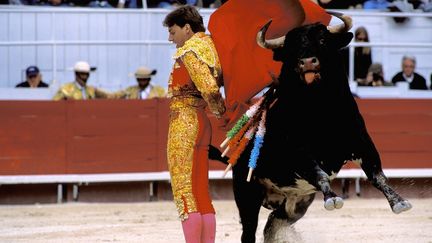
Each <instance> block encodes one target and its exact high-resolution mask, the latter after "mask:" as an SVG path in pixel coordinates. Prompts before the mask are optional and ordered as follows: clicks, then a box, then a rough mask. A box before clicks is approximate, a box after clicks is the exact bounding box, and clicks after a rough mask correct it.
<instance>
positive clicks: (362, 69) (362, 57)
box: [354, 26, 372, 82]
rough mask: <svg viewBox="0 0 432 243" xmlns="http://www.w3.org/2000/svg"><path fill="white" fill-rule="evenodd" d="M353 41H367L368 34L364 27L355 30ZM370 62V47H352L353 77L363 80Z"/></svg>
mask: <svg viewBox="0 0 432 243" xmlns="http://www.w3.org/2000/svg"><path fill="white" fill-rule="evenodd" d="M354 41H355V42H369V34H368V32H367V30H366V28H365V27H363V26H362V27H358V28H357V29H356V30H355V39H354ZM371 64H372V51H371V48H370V47H356V48H355V49H354V79H355V80H357V81H358V82H359V81H360V82H361V81H363V80H364V79H365V78H366V75H367V73H368V68H369V67H370V66H371Z"/></svg>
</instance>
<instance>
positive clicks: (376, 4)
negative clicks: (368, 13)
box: [363, 0, 389, 10]
mask: <svg viewBox="0 0 432 243" xmlns="http://www.w3.org/2000/svg"><path fill="white" fill-rule="evenodd" d="M388 7H389V2H388V1H386V0H368V1H366V2H364V3H363V9H376V10H387V8H388Z"/></svg>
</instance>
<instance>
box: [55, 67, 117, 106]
mask: <svg viewBox="0 0 432 243" xmlns="http://www.w3.org/2000/svg"><path fill="white" fill-rule="evenodd" d="M74 71H75V81H74V82H70V83H66V84H64V85H63V86H61V87H60V89H59V90H58V91H57V93H56V94H55V95H54V98H53V99H54V100H86V99H98V98H101V99H103V98H111V95H110V94H108V93H106V92H104V91H102V90H99V89H97V88H95V87H93V86H90V85H87V80H88V78H89V77H90V71H91V68H90V65H89V64H88V63H87V62H82V61H81V62H77V63H76V64H75V66H74Z"/></svg>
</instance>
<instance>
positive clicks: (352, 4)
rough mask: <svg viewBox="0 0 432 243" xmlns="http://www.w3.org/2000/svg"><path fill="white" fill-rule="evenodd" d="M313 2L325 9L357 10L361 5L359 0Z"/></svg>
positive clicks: (322, 0) (316, 0)
mask: <svg viewBox="0 0 432 243" xmlns="http://www.w3.org/2000/svg"><path fill="white" fill-rule="evenodd" d="M314 2H316V3H317V4H318V5H320V6H321V7H323V8H325V9H348V8H359V7H360V6H361V3H362V1H361V0H314ZM359 5H360V6H359Z"/></svg>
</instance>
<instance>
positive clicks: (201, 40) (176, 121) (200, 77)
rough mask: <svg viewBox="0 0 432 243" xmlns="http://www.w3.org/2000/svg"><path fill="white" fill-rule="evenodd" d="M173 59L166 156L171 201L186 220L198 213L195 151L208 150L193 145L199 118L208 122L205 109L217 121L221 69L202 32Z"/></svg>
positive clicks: (222, 106)
mask: <svg viewBox="0 0 432 243" xmlns="http://www.w3.org/2000/svg"><path fill="white" fill-rule="evenodd" d="M174 59H175V63H174V66H173V70H172V72H171V75H170V79H169V85H168V97H169V98H171V102H170V123H169V132H168V148H167V155H168V166H169V169H170V174H171V186H172V189H173V194H174V201H175V204H176V207H177V209H178V213H179V215H180V218H181V219H185V218H187V217H188V213H191V212H197V204H196V198H197V197H199V196H200V195H194V194H193V191H192V169H193V168H192V166H193V163H194V162H195V161H194V159H196V158H195V157H194V149H196V148H197V147H200V146H201V147H205V146H207V148H206V149H208V145H209V144H202V145H201V144H198V145H197V144H196V143H197V141H200V139H199V136H200V135H199V134H201V133H200V132H199V129H200V126H201V125H200V122H201V120H202V117H205V118H204V120H206V119H207V121H205V122H208V118H207V117H206V115H205V113H204V109H205V107H206V106H208V107H209V109H210V111H211V112H212V113H214V114H215V115H216V116H217V117H220V116H222V115H223V113H224V112H225V104H224V100H223V98H222V96H221V94H220V92H219V86H218V81H219V79H220V78H221V66H220V62H219V58H218V56H217V52H216V48H215V46H214V44H213V41H212V40H211V38H210V37H209V36H207V35H206V34H205V33H203V32H198V33H196V34H194V35H193V36H192V37H191V38H190V39H189V40H187V41H186V42H185V44H184V45H183V46H182V47H180V48H178V49H177V52H176V53H175V55H174ZM202 114H204V116H203V115H202ZM206 159H207V158H206ZM194 173H195V172H194ZM203 173H204V172H203ZM205 173H208V171H206V172H205ZM195 176H200V175H194V177H195ZM206 183H207V184H208V181H207V182H206ZM211 207H212V206H211Z"/></svg>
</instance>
